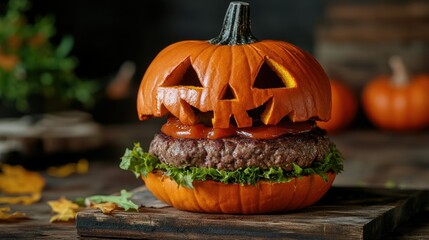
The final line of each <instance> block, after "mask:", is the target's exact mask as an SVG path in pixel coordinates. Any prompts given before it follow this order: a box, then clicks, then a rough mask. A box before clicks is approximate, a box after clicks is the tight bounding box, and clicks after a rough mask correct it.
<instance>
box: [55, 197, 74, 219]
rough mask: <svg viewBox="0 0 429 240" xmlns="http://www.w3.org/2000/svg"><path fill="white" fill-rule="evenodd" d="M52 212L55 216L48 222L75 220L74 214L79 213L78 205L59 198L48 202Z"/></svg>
mask: <svg viewBox="0 0 429 240" xmlns="http://www.w3.org/2000/svg"><path fill="white" fill-rule="evenodd" d="M48 204H49V206H51V208H52V211H53V212H54V213H56V215H54V216H52V217H51V220H50V222H68V221H70V220H74V219H75V218H76V213H77V212H78V211H79V205H77V204H76V203H73V202H72V201H70V200H67V199H66V198H65V197H61V198H60V199H59V200H57V201H48Z"/></svg>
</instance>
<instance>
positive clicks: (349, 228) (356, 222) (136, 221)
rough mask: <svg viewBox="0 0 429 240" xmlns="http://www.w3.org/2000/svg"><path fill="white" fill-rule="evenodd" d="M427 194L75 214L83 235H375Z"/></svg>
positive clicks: (348, 191)
mask: <svg viewBox="0 0 429 240" xmlns="http://www.w3.org/2000/svg"><path fill="white" fill-rule="evenodd" d="M427 195H428V194H427V192H425V191H419V190H394V189H364V188H338V187H334V188H331V190H330V191H329V192H328V194H327V195H326V196H325V197H324V198H323V199H322V200H321V201H320V202H319V203H318V204H316V205H314V206H312V207H309V208H307V209H304V210H300V211H293V212H288V213H283V214H274V215H228V214H204V213H191V212H184V211H179V210H176V209H174V208H171V207H167V208H161V209H153V208H141V209H140V211H139V212H124V211H117V212H114V213H113V214H112V215H104V214H102V213H101V212H100V211H98V210H91V209H89V210H85V211H83V212H80V213H78V216H77V220H76V228H77V232H78V234H79V235H80V236H81V237H121V238H131V239H133V238H151V239H166V238H171V239H177V238H182V239H183V238H186V239H203V238H204V239H219V238H222V239H248V238H250V237H252V238H253V239H266V238H282V239H308V238H310V239H311V238H317V239H378V238H381V237H383V236H386V235H387V234H389V233H390V232H392V231H393V230H394V229H395V228H397V227H398V226H399V225H400V224H401V223H402V222H404V221H406V220H408V219H409V218H411V217H412V216H413V215H415V214H416V213H418V212H419V211H421V210H423V209H424V207H425V204H426V202H427V198H428V196H427Z"/></svg>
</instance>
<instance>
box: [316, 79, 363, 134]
mask: <svg viewBox="0 0 429 240" xmlns="http://www.w3.org/2000/svg"><path fill="white" fill-rule="evenodd" d="M331 95H332V109H331V118H330V119H329V121H327V122H321V121H319V122H317V125H318V126H319V127H321V128H323V129H325V130H327V131H328V132H338V131H341V130H344V129H345V128H347V127H348V126H349V125H350V124H351V123H352V121H353V119H354V118H355V116H356V114H357V110H358V101H357V98H356V95H355V94H354V93H353V91H352V90H351V89H350V88H349V87H348V86H347V85H345V84H344V83H341V82H339V81H337V80H333V79H331Z"/></svg>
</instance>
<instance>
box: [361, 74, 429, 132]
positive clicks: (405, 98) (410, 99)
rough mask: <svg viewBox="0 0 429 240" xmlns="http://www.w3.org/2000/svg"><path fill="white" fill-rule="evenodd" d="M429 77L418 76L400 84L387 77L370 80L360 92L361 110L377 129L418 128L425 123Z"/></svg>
mask: <svg viewBox="0 0 429 240" xmlns="http://www.w3.org/2000/svg"><path fill="white" fill-rule="evenodd" d="M428 93H429V77H427V76H425V75H419V76H416V77H414V78H413V79H412V80H410V81H409V82H408V84H406V85H403V86H396V85H393V84H392V82H391V80H390V77H389V76H380V77H378V78H376V79H374V80H373V81H371V82H370V83H369V84H368V85H367V86H365V88H364V89H363V92H362V104H363V109H364V111H365V113H366V115H367V117H368V118H369V120H370V121H371V122H372V123H373V124H374V125H376V126H377V127H379V128H381V129H386V130H393V131H410V130H418V129H422V128H424V127H426V126H427V125H428V124H429V111H428V109H429V97H428V96H429V95H428Z"/></svg>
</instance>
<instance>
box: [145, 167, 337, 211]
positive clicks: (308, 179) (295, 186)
mask: <svg viewBox="0 0 429 240" xmlns="http://www.w3.org/2000/svg"><path fill="white" fill-rule="evenodd" d="M335 176H336V175H335V174H333V173H328V174H327V178H328V180H327V181H325V180H323V179H322V177H321V176H319V175H317V174H314V175H309V176H303V177H300V178H294V179H292V180H291V181H290V182H284V183H275V182H258V183H257V185H255V186H253V185H243V186H242V185H241V184H238V183H234V184H224V183H221V182H215V181H211V180H206V181H194V182H193V186H194V188H193V189H189V188H186V187H183V186H179V185H178V184H177V183H176V182H175V181H173V180H171V179H170V178H169V177H166V176H165V175H164V174H162V173H160V172H151V173H149V174H148V175H147V177H142V178H143V180H144V181H145V184H146V187H147V188H148V189H149V191H151V192H152V194H153V195H154V196H155V197H157V198H158V199H160V200H162V201H164V202H166V203H168V204H170V205H172V206H174V207H175V208H177V209H180V210H186V211H191V212H210V213H229V214H261V213H270V212H282V211H289V210H295V209H300V208H304V207H308V206H310V205H313V204H314V203H316V202H317V201H319V200H320V198H321V197H322V196H323V195H324V194H325V193H326V192H327V191H328V190H329V188H330V187H331V185H332V183H333V181H334V179H335ZM237 193H240V194H239V195H237ZM231 196H234V197H231Z"/></svg>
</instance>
